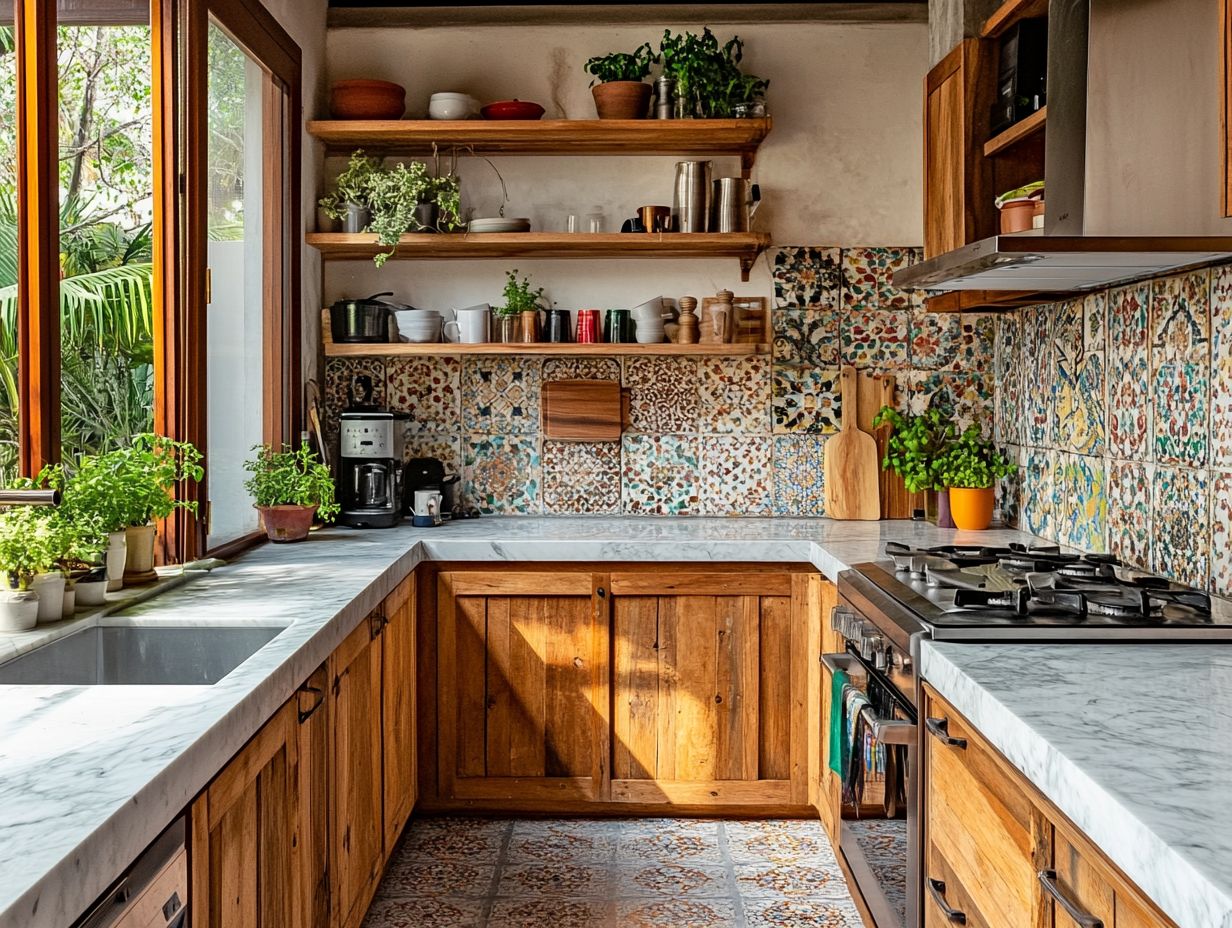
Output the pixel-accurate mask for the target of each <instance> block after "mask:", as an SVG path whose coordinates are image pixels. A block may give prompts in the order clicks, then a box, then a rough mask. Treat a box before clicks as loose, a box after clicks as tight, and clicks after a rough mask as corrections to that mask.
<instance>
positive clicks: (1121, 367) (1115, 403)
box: [1108, 284, 1151, 461]
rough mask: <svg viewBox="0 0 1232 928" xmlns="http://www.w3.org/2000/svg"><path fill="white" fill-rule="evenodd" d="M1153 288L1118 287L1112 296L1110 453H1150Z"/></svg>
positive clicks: (1137, 457)
mask: <svg viewBox="0 0 1232 928" xmlns="http://www.w3.org/2000/svg"><path fill="white" fill-rule="evenodd" d="M1149 308H1150V289H1149V287H1148V286H1147V285H1145V284H1141V285H1138V286H1133V287H1125V288H1123V289H1120V290H1113V291H1112V292H1111V294H1109V299H1108V453H1109V454H1110V455H1112V456H1113V457H1116V458H1122V459H1127V460H1131V461H1145V460H1147V459H1148V454H1149V453H1150V445H1149V440H1150V432H1149V428H1150V411H1151V403H1150V380H1149V378H1150V360H1149V335H1150V331H1149V328H1148V326H1149Z"/></svg>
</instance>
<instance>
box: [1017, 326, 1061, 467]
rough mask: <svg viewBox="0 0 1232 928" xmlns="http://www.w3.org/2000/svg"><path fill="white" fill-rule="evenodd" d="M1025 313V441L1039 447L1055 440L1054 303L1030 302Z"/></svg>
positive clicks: (1023, 380) (1023, 351)
mask: <svg viewBox="0 0 1232 928" xmlns="http://www.w3.org/2000/svg"><path fill="white" fill-rule="evenodd" d="M1021 313H1022V378H1023V379H1022V393H1023V413H1024V415H1023V426H1024V434H1023V444H1024V445H1026V446H1028V447H1032V448H1040V447H1047V446H1050V445H1051V444H1052V443H1053V440H1054V436H1053V428H1054V426H1055V417H1054V415H1053V391H1052V385H1053V383H1054V382H1055V380H1056V372H1055V368H1054V364H1053V340H1052V319H1053V307H1052V306H1051V305H1047V306H1029V307H1027V308H1025V309H1023V310H1021Z"/></svg>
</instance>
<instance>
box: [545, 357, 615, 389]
mask: <svg viewBox="0 0 1232 928" xmlns="http://www.w3.org/2000/svg"><path fill="white" fill-rule="evenodd" d="M552 380H620V361H619V360H617V359H616V358H544V359H543V382H544V383H548V382H549V381H552Z"/></svg>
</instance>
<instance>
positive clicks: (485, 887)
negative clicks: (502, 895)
mask: <svg viewBox="0 0 1232 928" xmlns="http://www.w3.org/2000/svg"><path fill="white" fill-rule="evenodd" d="M495 874H496V864H495V863H488V864H473V863H468V862H465V861H460V860H428V861H424V860H414V859H405V860H398V861H396V862H392V863H391V865H390V866H389V868H388V869H387V870H386V871H385V878H384V879H382V880H381V886H380V896H381V897H382V898H390V899H405V898H408V897H413V896H486V895H487V894H488V892H489V891H490V890H491V887H492V879H493V877H494V876H495Z"/></svg>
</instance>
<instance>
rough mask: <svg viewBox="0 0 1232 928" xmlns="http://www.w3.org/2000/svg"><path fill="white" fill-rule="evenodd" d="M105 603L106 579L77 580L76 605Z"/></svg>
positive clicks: (101, 604)
mask: <svg viewBox="0 0 1232 928" xmlns="http://www.w3.org/2000/svg"><path fill="white" fill-rule="evenodd" d="M106 604H107V581H106V580H105V579H99V580H78V581H77V605H79V606H104V605H106Z"/></svg>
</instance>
